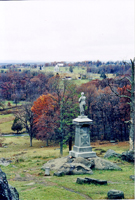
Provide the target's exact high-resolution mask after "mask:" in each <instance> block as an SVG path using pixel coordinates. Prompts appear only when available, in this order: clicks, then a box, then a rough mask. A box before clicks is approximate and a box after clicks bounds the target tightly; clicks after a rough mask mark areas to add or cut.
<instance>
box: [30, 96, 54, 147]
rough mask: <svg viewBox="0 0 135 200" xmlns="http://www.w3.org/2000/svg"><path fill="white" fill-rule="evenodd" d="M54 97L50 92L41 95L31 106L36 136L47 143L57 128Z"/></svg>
mask: <svg viewBox="0 0 135 200" xmlns="http://www.w3.org/2000/svg"><path fill="white" fill-rule="evenodd" d="M54 98H55V97H53V96H52V95H51V94H47V95H41V96H40V97H39V98H38V99H37V100H36V101H34V103H33V106H32V108H31V110H32V112H33V113H34V123H35V126H36V129H37V134H36V138H37V139H41V140H47V144H48V139H50V138H52V137H53V136H54V135H55V129H56V128H57V120H58V111H57V104H56V102H55V101H54V100H53V99H54Z"/></svg>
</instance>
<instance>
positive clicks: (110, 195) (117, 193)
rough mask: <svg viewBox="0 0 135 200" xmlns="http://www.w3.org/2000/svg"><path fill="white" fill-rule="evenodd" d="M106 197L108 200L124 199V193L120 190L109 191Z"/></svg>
mask: <svg viewBox="0 0 135 200" xmlns="http://www.w3.org/2000/svg"><path fill="white" fill-rule="evenodd" d="M107 196H108V198H109V199H124V193H123V192H122V191H120V190H110V191H109V192H108V193H107Z"/></svg>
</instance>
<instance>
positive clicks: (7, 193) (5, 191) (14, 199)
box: [0, 169, 19, 200]
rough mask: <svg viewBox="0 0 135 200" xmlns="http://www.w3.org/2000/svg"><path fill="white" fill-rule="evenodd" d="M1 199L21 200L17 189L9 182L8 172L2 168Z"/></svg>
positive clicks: (0, 179) (0, 172) (0, 176)
mask: <svg viewBox="0 0 135 200" xmlns="http://www.w3.org/2000/svg"><path fill="white" fill-rule="evenodd" d="M0 200H19V193H18V192H17V190H16V189H15V188H14V187H12V186H11V185H9V184H8V181H7V178H6V174H5V173H4V172H3V171H2V170H1V169H0Z"/></svg>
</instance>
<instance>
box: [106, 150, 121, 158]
mask: <svg viewBox="0 0 135 200" xmlns="http://www.w3.org/2000/svg"><path fill="white" fill-rule="evenodd" d="M112 156H113V157H118V158H120V157H121V154H119V153H116V152H115V151H114V150H112V149H109V150H108V151H107V152H106V154H105V155H104V158H110V157H112Z"/></svg>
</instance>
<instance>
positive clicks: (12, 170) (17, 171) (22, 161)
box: [0, 137, 134, 200]
mask: <svg viewBox="0 0 135 200" xmlns="http://www.w3.org/2000/svg"><path fill="white" fill-rule="evenodd" d="M0 139H1V140H3V141H2V145H3V146H6V147H7V148H4V147H0V157H4V158H8V159H10V160H12V163H11V164H10V165H9V166H7V167H4V166H1V169H2V170H3V171H4V172H5V173H6V174H7V179H8V182H9V184H11V185H12V186H14V187H16V189H17V190H18V192H19V194H20V199H21V200H44V199H49V200H54V199H56V200H58V199H61V200H65V199H69V200H77V199H81V200H84V199H107V192H108V191H109V190H110V189H117V190H122V191H123V192H124V194H125V199H134V182H133V180H130V178H129V176H130V175H133V174H134V165H133V164H132V163H128V162H126V161H122V160H120V159H118V158H117V159H116V158H111V160H110V161H112V162H115V163H117V164H118V165H119V166H120V167H121V168H122V171H116V170H115V171H111V170H109V171H107V170H93V172H94V173H93V175H70V176H63V177H55V176H53V172H51V174H50V175H51V176H44V171H43V170H41V167H42V166H43V164H44V163H46V162H47V161H48V160H50V159H54V158H57V157H59V156H60V154H59V153H60V150H59V146H51V147H46V143H45V142H42V141H38V140H36V139H34V140H33V147H29V138H28V137H0ZM91 145H92V147H93V150H94V151H95V152H96V153H97V155H98V156H101V157H103V156H104V153H105V151H107V150H108V149H113V150H115V151H116V152H117V153H121V152H123V151H125V150H128V147H129V144H128V142H120V143H118V144H115V145H114V144H111V143H109V142H108V143H107V142H102V143H100V142H95V143H91ZM102 152H104V153H102ZM67 155H68V148H66V149H64V155H63V156H67ZM77 177H82V178H84V177H92V178H97V179H103V180H107V181H108V184H107V185H105V186H103V185H102V186H101V185H100V186H99V185H94V184H91V185H87V184H84V185H79V184H77V183H76V179H77Z"/></svg>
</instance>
